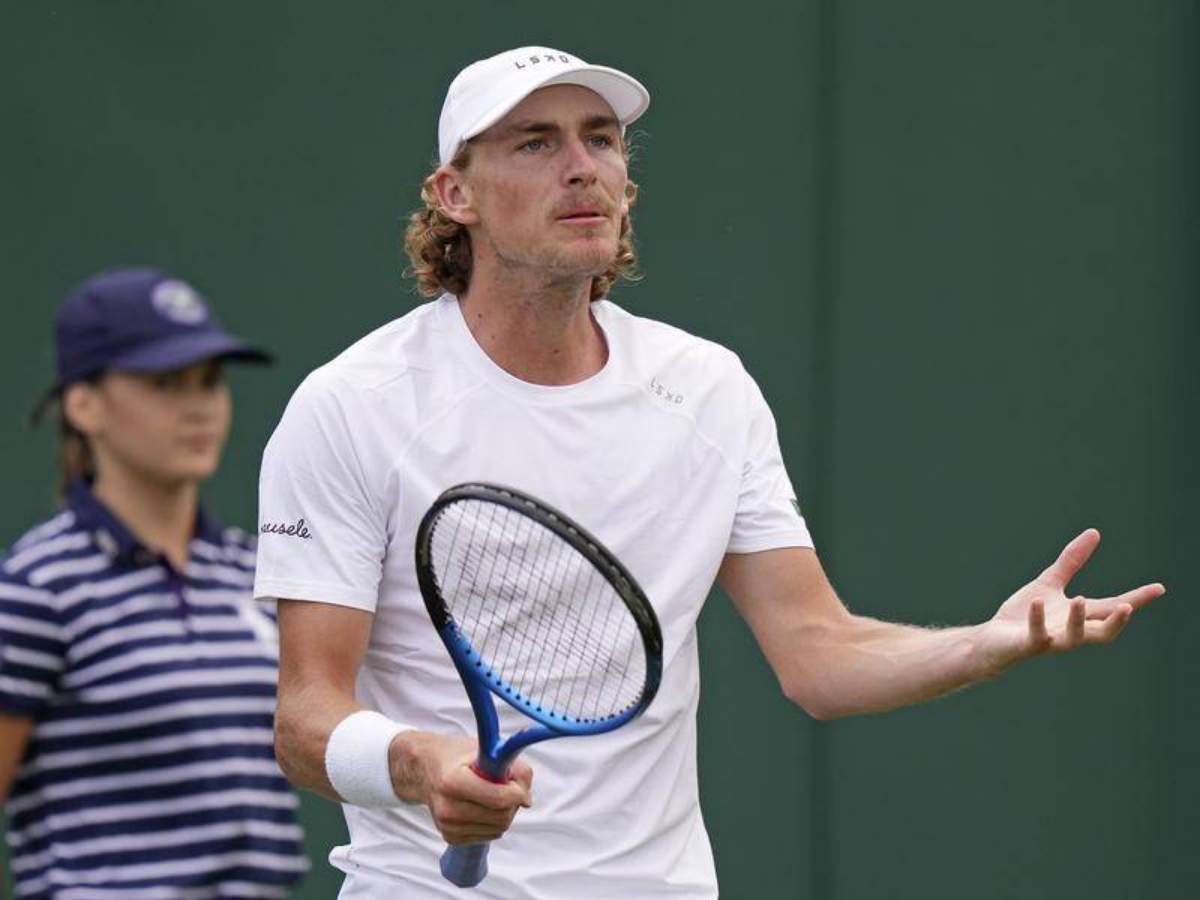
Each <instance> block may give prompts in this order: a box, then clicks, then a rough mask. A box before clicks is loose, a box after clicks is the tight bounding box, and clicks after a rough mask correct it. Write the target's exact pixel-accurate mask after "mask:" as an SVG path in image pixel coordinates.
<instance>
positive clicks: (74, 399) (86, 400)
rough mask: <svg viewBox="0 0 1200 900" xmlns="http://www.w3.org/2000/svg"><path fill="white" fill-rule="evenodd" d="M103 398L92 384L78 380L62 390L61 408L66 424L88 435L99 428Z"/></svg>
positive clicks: (101, 423)
mask: <svg viewBox="0 0 1200 900" xmlns="http://www.w3.org/2000/svg"><path fill="white" fill-rule="evenodd" d="M103 407H104V398H103V397H101V396H100V391H99V390H97V388H96V386H95V385H94V384H89V383H87V382H79V383H77V384H72V385H70V386H69V387H67V388H66V389H65V390H64V391H63V395H62V409H63V416H64V417H66V420H67V424H68V425H70V426H71V427H72V428H74V429H75V430H76V431H79V432H81V433H83V434H85V435H87V436H88V437H93V436H95V435H96V434H98V433H99V432H100V430H101V427H102V425H103V421H104V409H103Z"/></svg>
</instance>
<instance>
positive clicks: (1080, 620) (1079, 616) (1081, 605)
mask: <svg viewBox="0 0 1200 900" xmlns="http://www.w3.org/2000/svg"><path fill="white" fill-rule="evenodd" d="M1086 621H1087V602H1086V601H1085V600H1084V599H1083V598H1082V597H1076V598H1075V599H1073V600H1072V601H1071V609H1070V612H1068V613H1067V633H1066V645H1067V646H1068V647H1078V646H1079V645H1080V644H1082V643H1083V637H1084V623H1085V622H1086Z"/></svg>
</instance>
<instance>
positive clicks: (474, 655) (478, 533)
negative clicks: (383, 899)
mask: <svg viewBox="0 0 1200 900" xmlns="http://www.w3.org/2000/svg"><path fill="white" fill-rule="evenodd" d="M416 550H417V580H418V582H419V583H420V586H421V594H422V596H423V597H424V598H425V606H426V608H427V609H428V610H429V616H430V618H431V619H432V620H433V624H434V626H435V627H436V628H437V630H438V633H439V634H440V635H441V637H442V641H443V642H444V643H445V645H446V649H447V650H449V651H450V656H451V658H452V659H453V660H454V665H455V667H456V668H457V669H458V672H459V675H461V676H462V681H463V686H464V687H465V688H466V689H467V696H468V697H469V698H470V700H471V707H472V709H473V710H474V711H475V719H476V722H477V724H478V726H479V757H478V759H477V760H476V762H475V765H474V770H475V772H476V774H478V775H479V776H480V777H482V778H487V779H489V780H491V781H504V780H505V778H506V776H507V772H508V766H509V764H510V763H511V762H512V761H513V759H514V758H516V755H517V754H518V753H519V752H520V751H521V750H522V749H523V748H525V747H527V746H529V745H530V744H532V743H534V742H536V741H542V740H545V739H546V738H552V737H563V736H569V735H588V734H601V733H603V732H605V731H612V730H613V729H614V728H618V727H620V726H621V725H624V724H625V723H626V722H629V721H630V720H632V719H633V718H635V717H636V716H637V715H639V714H640V713H641V712H642V711H643V710H644V709H645V708H646V707H647V706H648V705H649V703H650V701H651V700H652V699H653V698H654V694H655V692H656V691H657V690H658V683H659V680H660V678H661V677H662V645H663V642H662V631H661V629H660V628H659V625H658V619H657V618H656V616H655V615H654V610H653V609H652V608H651V607H650V602H649V601H648V600H647V599H646V595H645V594H644V593H643V592H642V589H641V588H640V587H638V584H637V582H636V581H634V579H633V576H632V575H630V574H629V572H627V571H626V569H625V567H624V566H623V565H621V563H620V562H619V561H618V560H617V558H616V557H615V556H613V555H612V553H610V552H609V551H608V550H607V549H605V548H604V546H602V545H601V544H600V542H599V541H597V540H596V539H595V538H593V537H592V536H591V535H589V534H588V533H587V532H586V531H584V530H583V529H582V528H581V527H579V526H578V525H577V524H575V523H574V522H572V521H571V520H570V519H569V518H567V517H566V516H564V515H563V514H562V513H560V512H557V511H556V510H554V509H551V508H550V507H549V506H547V505H546V504H544V503H542V502H540V501H539V500H535V499H534V498H533V497H530V496H528V495H526V494H522V493H521V492H519V491H516V490H513V489H512V488H504V487H499V486H496V485H489V484H461V485H457V486H456V487H452V488H450V489H449V490H447V491H446V492H444V493H443V494H442V495H441V496H440V497H438V498H437V500H435V501H434V503H433V506H431V507H430V509H429V511H428V512H427V513H426V514H425V516H424V518H423V519H422V520H421V525H420V527H419V528H418V530H417V548H416ZM492 694H495V695H497V696H498V697H500V698H502V699H503V700H504V701H505V702H506V703H508V704H509V705H510V706H512V707H514V708H515V709H517V710H519V711H520V712H522V713H524V714H525V715H526V716H528V717H529V718H530V719H532V720H533V722H534V723H535V724H532V725H530V726H529V727H527V728H524V729H522V730H521V731H518V732H517V733H516V734H514V735H512V736H510V737H509V738H508V739H507V740H503V741H502V740H501V739H500V733H499V722H498V718H497V715H496V705H495V701H494V700H493V699H492V696H491V695H492ZM487 851H488V845H487V844H471V845H464V846H450V847H447V848H446V852H445V853H443V854H442V860H441V869H442V874H443V875H444V876H445V877H446V878H447V879H449V880H450V881H452V882H453V883H454V884H456V885H458V886H459V887H473V886H474V885H476V884H479V882H480V881H482V880H483V879H484V877H485V876H486V875H487Z"/></svg>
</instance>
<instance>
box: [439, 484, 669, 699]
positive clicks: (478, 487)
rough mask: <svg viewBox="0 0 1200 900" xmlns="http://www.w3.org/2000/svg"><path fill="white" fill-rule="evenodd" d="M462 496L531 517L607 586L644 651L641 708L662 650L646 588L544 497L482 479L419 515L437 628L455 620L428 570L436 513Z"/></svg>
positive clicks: (658, 674)
mask: <svg viewBox="0 0 1200 900" xmlns="http://www.w3.org/2000/svg"><path fill="white" fill-rule="evenodd" d="M465 500H475V501H483V502H486V503H495V504H497V505H499V506H504V507H507V508H508V509H511V510H513V511H514V512H516V513H519V514H520V515H523V516H526V517H528V518H530V519H532V520H533V521H534V522H536V523H537V524H539V525H541V526H542V527H543V528H545V529H547V530H548V531H551V532H553V533H554V534H555V535H556V536H557V537H559V538H560V539H562V540H563V541H565V542H566V543H567V544H568V545H570V546H571V547H572V548H573V549H574V550H575V551H577V552H578V553H580V554H581V555H582V556H583V557H584V558H585V559H587V560H588V562H590V563H591V564H592V565H593V566H595V568H596V570H597V571H598V572H599V573H600V574H601V576H603V577H604V578H605V579H606V580H607V581H608V583H609V584H610V585H612V587H613V590H615V591H616V593H617V596H619V597H620V598H621V602H623V603H624V604H625V606H626V608H627V609H628V610H629V612H630V614H631V615H632V617H633V621H634V623H635V625H636V626H637V629H638V632H639V634H640V635H641V638H642V644H643V646H644V649H645V652H646V683H645V686H644V688H643V690H642V695H641V698H640V699H639V702H638V703H637V704H636V706H635V708H636V710H637V711H640V710H643V709H645V708H646V706H648V705H649V703H650V701H651V700H653V699H654V695H655V694H656V693H657V692H658V686H659V683H660V681H661V680H662V652H663V637H662V627H661V626H660V625H659V622H658V616H657V614H656V613H655V612H654V607H653V606H651V605H650V600H649V598H648V597H647V596H646V592H645V591H643V590H642V587H641V585H640V584H638V582H637V579H636V578H634V577H633V575H632V574H631V573H630V572H629V570H628V569H626V568H625V566H624V564H623V563H622V562H621V561H620V560H619V559H617V557H616V556H615V555H614V554H613V553H612V551H610V550H609V549H608V548H607V547H605V546H604V544H603V543H601V542H600V540H599V539H597V538H596V537H595V536H594V535H592V533H591V532H589V531H588V530H587V529H586V528H584V527H583V526H582V525H580V524H579V523H578V522H576V521H575V520H574V519H572V518H571V517H570V516H568V515H566V514H565V513H562V512H560V511H559V510H557V509H555V508H554V507H553V506H550V505H549V504H548V503H546V502H545V501H543V500H539V499H538V498H536V497H533V496H531V495H529V494H526V493H525V492H524V491H520V490H518V489H517V488H512V487H507V486H505V485H499V484H492V483H489V482H483V481H472V482H466V483H463V484H456V485H454V486H453V487H451V488H447V489H446V490H444V491H443V492H442V493H441V494H439V495H438V497H437V499H436V500H434V501H433V503H432V504H431V505H430V507H429V509H428V510H427V511H426V513H425V515H424V516H422V517H421V523H420V525H419V526H418V527H417V540H416V568H417V583H418V586H419V587H420V589H421V597H422V598H423V599H424V601H425V609H426V610H427V611H428V613H429V618H430V619H431V620H432V622H433V624H434V626H435V627H436V628H437V629H438V631H439V632H441V631H444V630H445V629H446V628H447V627H450V626H453V627H455V628H457V624H456V623H455V622H454V617H453V616H452V615H451V614H450V610H449V609H447V607H446V601H445V599H444V598H443V597H442V592H441V588H440V587H439V586H438V582H437V575H436V573H435V571H434V565H433V553H432V546H433V532H434V529H435V527H436V525H437V521H438V519H439V518H440V517H441V514H442V511H443V510H445V509H446V508H447V507H449V506H452V505H453V504H455V503H459V502H462V501H465Z"/></svg>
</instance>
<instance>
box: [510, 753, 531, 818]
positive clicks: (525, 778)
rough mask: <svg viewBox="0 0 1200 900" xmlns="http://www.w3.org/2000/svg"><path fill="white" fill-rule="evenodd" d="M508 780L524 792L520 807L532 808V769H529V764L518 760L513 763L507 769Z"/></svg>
mask: <svg viewBox="0 0 1200 900" xmlns="http://www.w3.org/2000/svg"><path fill="white" fill-rule="evenodd" d="M508 778H509V780H510V781H512V782H515V783H517V784H519V785H520V786H521V787H522V788H523V789H524V790H525V799H524V800H523V801H522V802H521V805H522V806H524V807H526V808H528V807H530V806H533V769H532V768H530V766H529V763H527V762H524V761H523V760H520V759H518V760H516V761H514V762H513V764H512V766H510V767H509V770H508Z"/></svg>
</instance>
